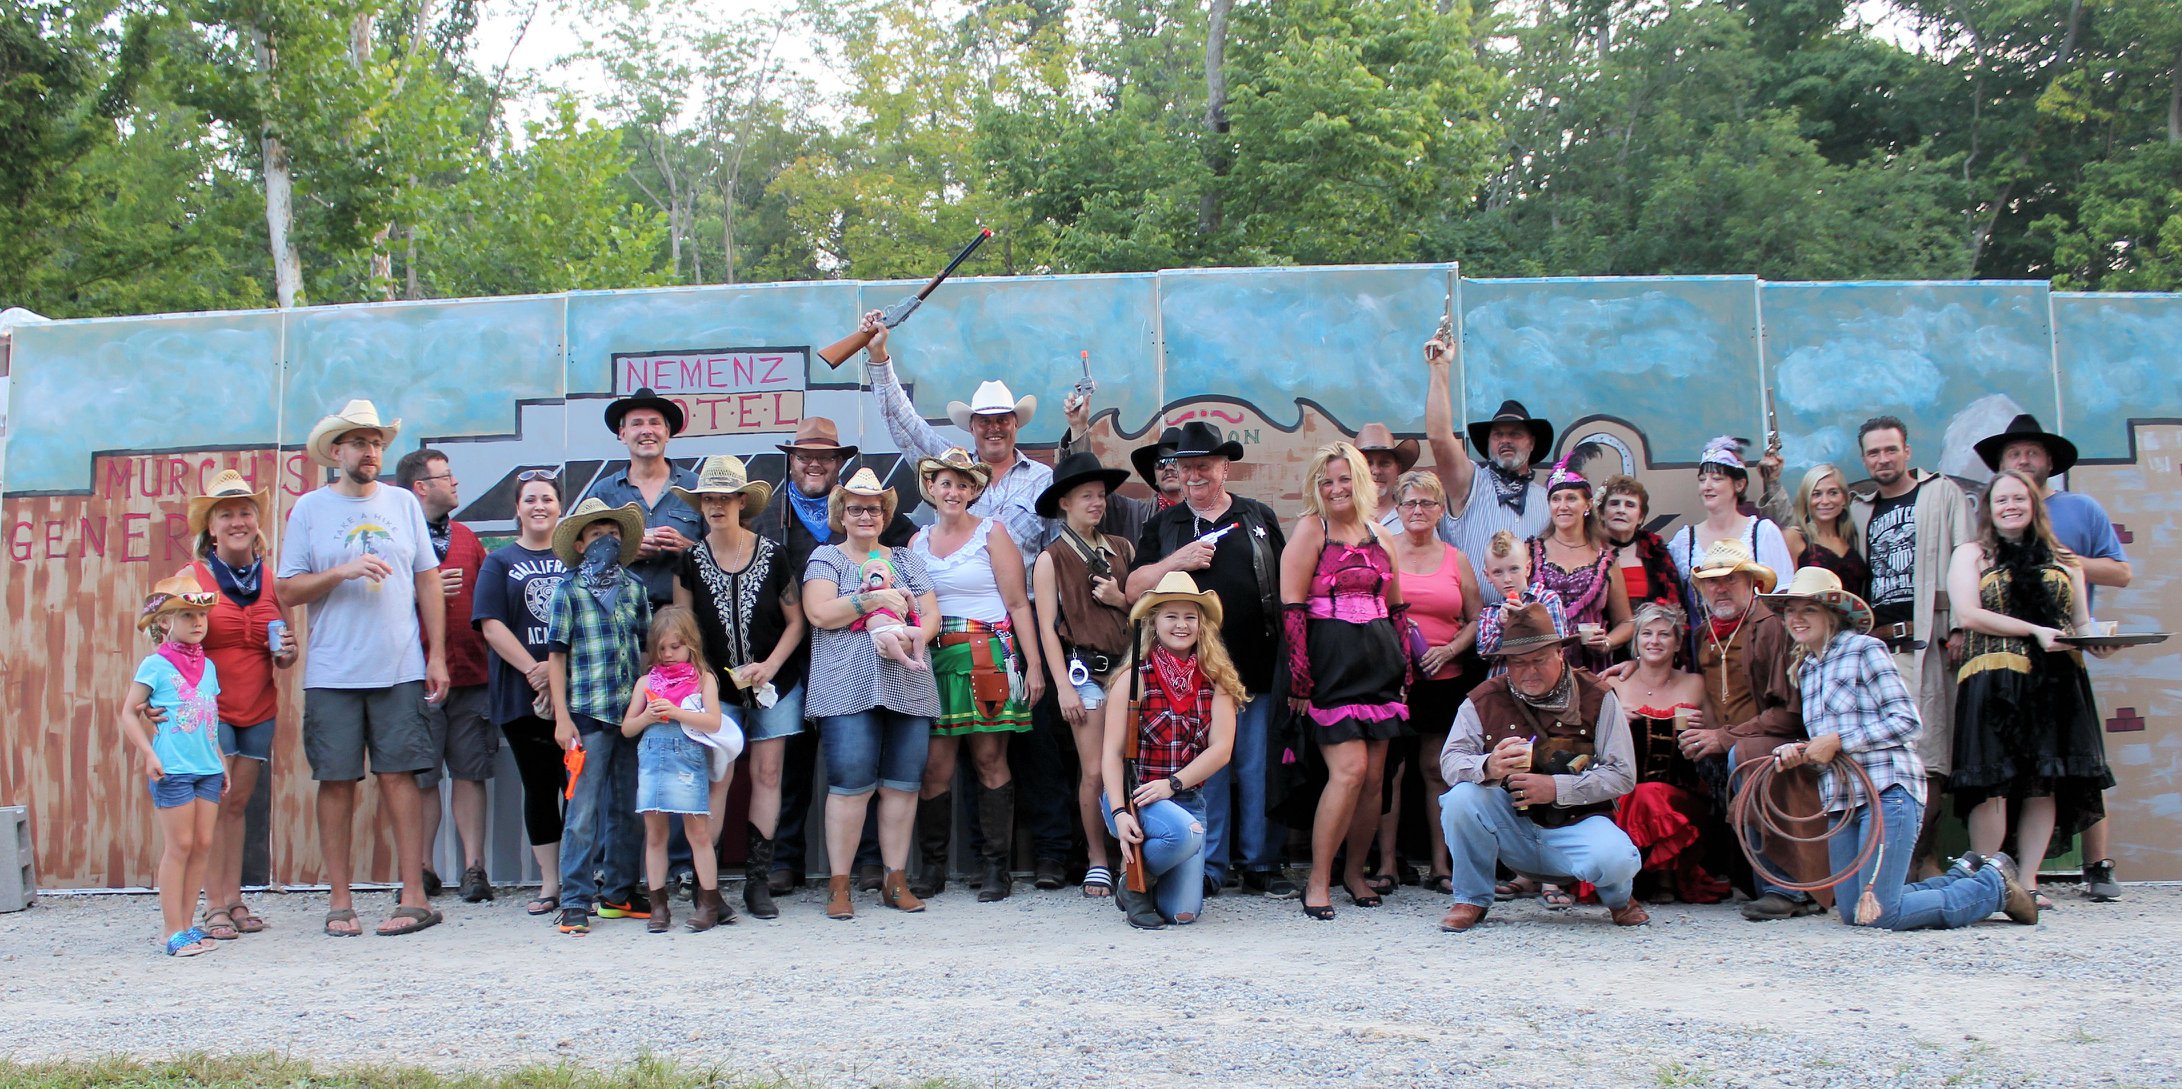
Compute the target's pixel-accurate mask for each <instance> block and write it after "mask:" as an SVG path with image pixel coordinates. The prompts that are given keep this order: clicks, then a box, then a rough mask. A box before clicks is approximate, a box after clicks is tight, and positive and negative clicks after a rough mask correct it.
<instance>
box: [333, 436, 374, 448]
mask: <svg viewBox="0 0 2182 1089" xmlns="http://www.w3.org/2000/svg"><path fill="white" fill-rule="evenodd" d="M334 445H335V446H353V447H355V448H357V449H358V450H384V449H386V440H385V439H342V440H341V441H340V442H337V443H335V444H334Z"/></svg>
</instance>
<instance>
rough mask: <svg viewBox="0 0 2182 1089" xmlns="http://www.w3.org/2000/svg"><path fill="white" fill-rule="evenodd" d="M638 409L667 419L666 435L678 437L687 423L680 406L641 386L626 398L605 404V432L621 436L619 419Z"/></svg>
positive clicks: (618, 398)
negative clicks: (646, 409) (645, 409)
mask: <svg viewBox="0 0 2182 1089" xmlns="http://www.w3.org/2000/svg"><path fill="white" fill-rule="evenodd" d="M640 408H648V409H652V410H654V411H656V412H658V413H659V414H660V415H661V416H665V417H666V418H667V434H669V435H679V434H681V433H682V428H683V427H684V426H685V425H687V424H688V423H689V418H688V417H686V416H684V415H682V406H681V405H678V404H675V403H674V402H673V401H669V400H667V399H666V398H664V397H661V396H660V395H658V394H656V393H653V392H652V388H651V387H650V386H642V387H639V388H638V389H637V391H636V392H635V393H632V394H630V395H628V396H627V397H617V398H615V399H614V400H611V401H608V402H607V403H606V430H608V431H611V432H613V433H614V434H616V435H619V434H621V418H622V417H624V416H627V415H628V414H629V413H631V412H634V411H636V410H637V409H640Z"/></svg>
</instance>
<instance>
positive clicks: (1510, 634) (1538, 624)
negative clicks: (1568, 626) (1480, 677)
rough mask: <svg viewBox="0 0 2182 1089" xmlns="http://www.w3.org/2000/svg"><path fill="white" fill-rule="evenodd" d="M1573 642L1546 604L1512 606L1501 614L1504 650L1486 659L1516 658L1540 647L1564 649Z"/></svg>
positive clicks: (1501, 611)
mask: <svg viewBox="0 0 2182 1089" xmlns="http://www.w3.org/2000/svg"><path fill="white" fill-rule="evenodd" d="M1573 638H1574V636H1571V635H1569V634H1568V633H1567V632H1565V631H1562V630H1561V628H1560V626H1559V625H1557V624H1555V623H1554V622H1553V611H1552V610H1551V609H1548V608H1546V606H1545V603H1544V602H1542V601H1531V602H1526V603H1524V604H1521V605H1510V606H1507V607H1506V608H1503V609H1502V610H1500V649H1498V650H1495V651H1493V652H1491V653H1489V654H1486V655H1485V656H1486V657H1488V658H1513V657H1515V656H1516V655H1518V654H1528V653H1529V652H1531V651H1534V650H1537V649H1538V648H1539V647H1558V646H1564V645H1566V644H1567V643H1568V642H1569V641H1570V640H1571V639H1573Z"/></svg>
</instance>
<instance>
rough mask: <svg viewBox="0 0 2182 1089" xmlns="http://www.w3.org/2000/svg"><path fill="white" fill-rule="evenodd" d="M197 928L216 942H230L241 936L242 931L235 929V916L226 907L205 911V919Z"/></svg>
mask: <svg viewBox="0 0 2182 1089" xmlns="http://www.w3.org/2000/svg"><path fill="white" fill-rule="evenodd" d="M198 929H200V930H202V931H204V934H205V937H207V938H211V939H212V940H213V941H216V942H231V941H234V940H235V939H237V938H240V937H242V931H240V930H237V929H235V917H234V916H232V915H229V914H228V913H227V909H226V908H213V909H212V910H211V911H207V912H205V921H204V923H203V924H202V925H201V926H199V927H198Z"/></svg>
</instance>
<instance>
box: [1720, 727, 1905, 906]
mask: <svg viewBox="0 0 2182 1089" xmlns="http://www.w3.org/2000/svg"><path fill="white" fill-rule="evenodd" d="M1804 766H1806V767H1811V766H1813V765H1804ZM1827 767H1829V768H1832V769H1833V771H1834V773H1835V774H1837V775H1840V776H1842V777H1843V781H1845V784H1846V785H1847V786H1848V787H1849V788H1850V789H1851V790H1852V791H1853V792H1854V797H1856V798H1858V799H1860V800H1861V802H1860V804H1865V805H1870V806H1872V807H1873V809H1872V814H1871V820H1870V822H1869V824H1870V834H1869V835H1867V836H1865V837H1864V845H1863V846H1862V847H1861V848H1859V849H1858V850H1857V852H1856V858H1855V859H1854V860H1852V861H1851V862H1850V863H1849V864H1848V867H1847V868H1845V869H1842V870H1839V871H1836V872H1834V873H1832V874H1829V875H1828V876H1827V877H1826V879H1825V880H1823V881H1808V882H1806V881H1795V880H1791V879H1790V878H1788V877H1787V876H1785V875H1783V874H1780V873H1777V872H1775V871H1774V870H1773V869H1771V868H1769V867H1768V866H1767V865H1766V862H1765V859H1764V858H1763V857H1762V856H1761V854H1760V853H1759V850H1758V844H1757V842H1756V841H1758V840H1760V839H1762V838H1763V836H1764V835H1766V834H1770V835H1773V836H1777V837H1779V838H1781V839H1783V840H1786V841H1788V842H1791V843H1824V842H1826V841H1827V840H1830V839H1832V838H1833V837H1834V835H1835V834H1836V833H1838V832H1840V831H1841V830H1842V829H1844V828H1846V827H1848V824H1849V819H1850V818H1851V817H1853V816H1854V815H1855V813H1856V808H1857V806H1856V805H1855V804H1852V805H1850V806H1849V807H1848V808H1847V809H1844V810H1842V811H1841V814H1840V815H1839V816H1838V817H1836V818H1834V819H1833V820H1832V821H1831V822H1830V823H1828V824H1827V826H1826V829H1825V831H1823V832H1820V833H1819V834H1818V835H1815V836H1799V835H1796V834H1795V833H1793V832H1790V831H1789V830H1788V827H1787V825H1788V824H1789V823H1790V822H1794V821H1810V820H1821V819H1824V818H1825V817H1826V814H1824V813H1786V812H1783V811H1782V810H1781V808H1780V803H1778V802H1776V801H1774V800H1773V796H1772V792H1771V790H1770V788H1771V786H1772V785H1773V777H1774V776H1776V775H1778V774H1780V768H1779V765H1778V764H1777V763H1776V762H1775V761H1774V760H1773V758H1772V757H1770V756H1768V757H1767V758H1765V759H1763V760H1751V761H1746V762H1744V763H1742V764H1738V765H1736V767H1735V769H1734V770H1733V771H1732V772H1729V773H1728V784H1729V785H1730V786H1734V784H1735V778H1736V777H1737V776H1743V780H1742V785H1741V786H1739V787H1735V794H1734V798H1733V800H1731V801H1730V802H1729V803H1728V823H1729V824H1730V825H1732V826H1733V827H1734V829H1735V840H1736V842H1737V843H1738V844H1740V845H1741V846H1742V849H1743V857H1745V858H1747V859H1749V860H1750V868H1751V869H1752V870H1754V871H1756V872H1757V873H1758V875H1759V876H1761V877H1763V878H1765V880H1766V881H1768V882H1770V883H1772V884H1774V885H1776V886H1778V887H1780V888H1784V889H1793V890H1795V891H1796V892H1817V891H1819V890H1821V889H1830V888H1833V887H1835V886H1836V885H1840V884H1842V883H1843V882H1846V881H1848V880H1850V879H1851V878H1854V877H1855V876H1856V875H1857V874H1858V873H1859V872H1861V871H1862V870H1863V868H1864V864H1865V863H1866V862H1869V861H1871V860H1872V857H1873V856H1874V855H1875V854H1877V853H1878V851H1879V843H1880V839H1881V837H1882V836H1883V835H1884V834H1885V831H1886V825H1885V822H1884V821H1883V820H1881V819H1880V815H1879V812H1878V809H1877V806H1878V800H1879V791H1878V788H1877V787H1876V786H1875V785H1873V783H1872V781H1871V774H1870V773H1869V772H1866V771H1865V770H1864V766H1863V765H1862V764H1859V763H1857V762H1856V761H1854V760H1851V759H1849V757H1848V754H1846V753H1843V754H1840V755H1838V756H1835V757H1834V758H1833V763H1831V764H1829V765H1827ZM1753 824H1755V825H1756V826H1757V831H1758V832H1759V833H1760V835H1757V836H1753V835H1751V830H1752V829H1751V826H1752V825H1753ZM1874 876H1876V874H1875V875H1874Z"/></svg>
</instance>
